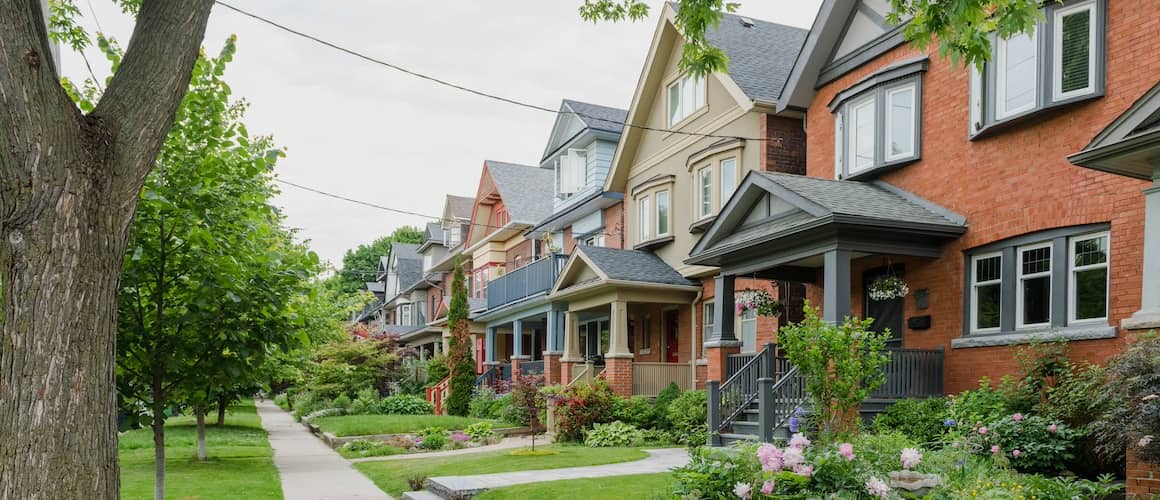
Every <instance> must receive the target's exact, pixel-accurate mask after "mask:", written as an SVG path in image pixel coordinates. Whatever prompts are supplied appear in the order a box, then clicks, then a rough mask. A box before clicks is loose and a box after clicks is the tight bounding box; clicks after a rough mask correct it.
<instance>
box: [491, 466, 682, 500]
mask: <svg viewBox="0 0 1160 500" xmlns="http://www.w3.org/2000/svg"><path fill="white" fill-rule="evenodd" d="M674 481H675V479H674V478H673V475H672V473H669V472H662V473H658V474H636V475H632V476H613V477H602V478H600V479H568V480H565V481H548V482H544V483H531V484H521V485H518V486H508V487H506V488H497V489H494V490H489V491H485V492H483V494H481V495H479V496H477V497H475V498H476V500H500V499H506V498H556V499H569V498H575V499H581V498H582V499H584V500H604V499H607V500H621V499H624V498H640V499H650V498H669V497H670V496H671V492H672V490H673V482H674Z"/></svg>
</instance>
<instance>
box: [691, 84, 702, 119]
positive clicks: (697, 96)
mask: <svg viewBox="0 0 1160 500" xmlns="http://www.w3.org/2000/svg"><path fill="white" fill-rule="evenodd" d="M704 105H705V79H704V78H697V79H695V80H693V108H692V109H690V110H689V113H692V112H693V111H696V110H698V109H701V106H704Z"/></svg>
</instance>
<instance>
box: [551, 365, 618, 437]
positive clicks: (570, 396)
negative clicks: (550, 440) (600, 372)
mask: <svg viewBox="0 0 1160 500" xmlns="http://www.w3.org/2000/svg"><path fill="white" fill-rule="evenodd" d="M615 398H616V395H615V394H613V392H612V389H610V388H609V387H608V382H606V381H605V380H604V379H596V380H594V381H593V382H592V383H590V384H588V383H580V384H576V385H573V386H571V387H568V388H567V389H565V390H564V392H562V393H560V396H559V398H558V399H557V401H556V438H557V439H559V440H560V441H581V440H582V439H583V438H584V432H585V431H587V430H588V429H591V428H592V426H593V425H595V424H600V423H607V422H611V421H612V420H613V414H612V412H613V409H614V408H613V405H614V402H613V401H614V400H615Z"/></svg>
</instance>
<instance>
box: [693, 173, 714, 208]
mask: <svg viewBox="0 0 1160 500" xmlns="http://www.w3.org/2000/svg"><path fill="white" fill-rule="evenodd" d="M706 179H707V180H708V183H707V184H708V185H706V182H705V181H706ZM706 188H707V189H708V192H707V193H706V192H705V190H706ZM705 196H708V197H709V199H708V200H706V199H705ZM706 207H708V211H706V210H705V208H706ZM696 210H697V220H701V219H704V218H707V217H710V216H712V215H713V165H712V164H709V165H705V166H703V167H701V168H699V169H697V208H696Z"/></svg>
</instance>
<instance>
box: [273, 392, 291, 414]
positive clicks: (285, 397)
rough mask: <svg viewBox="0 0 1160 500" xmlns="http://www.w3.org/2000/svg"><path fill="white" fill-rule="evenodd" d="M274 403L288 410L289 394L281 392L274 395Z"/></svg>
mask: <svg viewBox="0 0 1160 500" xmlns="http://www.w3.org/2000/svg"><path fill="white" fill-rule="evenodd" d="M274 404H276V405H278V407H279V408H281V409H283V410H285V411H290V395H289V394H286V393H285V392H283V393H282V394H279V395H277V396H274Z"/></svg>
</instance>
